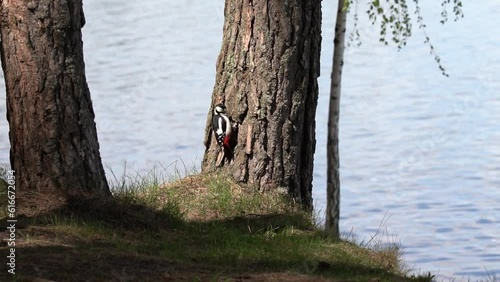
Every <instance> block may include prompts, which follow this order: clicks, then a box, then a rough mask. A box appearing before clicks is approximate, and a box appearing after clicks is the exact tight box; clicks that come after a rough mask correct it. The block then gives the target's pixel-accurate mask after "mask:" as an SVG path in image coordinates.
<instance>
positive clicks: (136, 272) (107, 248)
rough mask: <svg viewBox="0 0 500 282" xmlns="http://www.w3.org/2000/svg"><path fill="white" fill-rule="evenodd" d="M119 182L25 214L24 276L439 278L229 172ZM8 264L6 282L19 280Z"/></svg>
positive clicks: (19, 268)
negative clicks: (410, 269) (332, 234)
mask: <svg viewBox="0 0 500 282" xmlns="http://www.w3.org/2000/svg"><path fill="white" fill-rule="evenodd" d="M113 186H114V190H115V195H114V199H113V200H109V201H106V202H99V203H97V202H93V203H88V202H83V201H75V202H73V203H72V205H71V206H72V207H71V208H68V209H65V210H60V211H53V212H50V213H47V214H42V215H37V216H35V217H30V218H19V219H18V220H19V223H18V229H17V241H16V244H17V245H16V247H17V248H16V255H17V265H16V276H15V277H14V278H15V280H16V281H33V280H34V279H36V278H40V279H47V280H54V281H283V280H290V281H428V280H430V278H428V277H408V276H406V275H405V273H404V271H402V269H401V267H400V261H399V253H398V250H397V248H386V249H377V250H370V249H366V248H361V247H359V246H357V245H356V244H354V243H352V242H347V241H335V240H331V239H329V238H327V237H325V236H324V234H323V233H322V232H321V230H320V229H319V228H318V227H317V226H315V223H314V220H313V218H312V217H311V215H309V214H307V213H303V212H301V211H300V209H299V208H298V207H297V206H296V205H295V204H294V203H293V202H291V201H290V200H289V199H287V197H286V196H283V195H279V194H261V193H259V192H258V191H255V190H254V189H252V188H251V187H242V186H239V185H237V184H235V183H232V182H231V181H228V180H227V178H225V177H224V176H221V175H203V174H198V175H193V176H189V177H185V178H183V179H178V180H176V181H173V182H170V183H168V184H166V185H164V184H163V179H162V177H159V176H158V175H157V174H156V173H154V172H152V173H151V174H149V175H146V176H137V177H132V178H131V177H124V178H120V179H119V180H118V181H115V183H114V184H113ZM2 199H5V196H4V195H2ZM2 222H3V223H4V224H5V220H3V221H2ZM1 230H2V231H3V230H5V228H4V227H2V229H1ZM7 235H8V234H7V233H6V232H2V233H1V236H2V238H5V237H6V236H7ZM0 252H1V253H2V254H6V253H7V246H6V244H5V242H4V244H2V247H1V248H0ZM2 257H5V256H4V255H2ZM2 265H4V266H2V267H3V268H4V269H3V270H2V272H1V273H0V281H9V280H11V279H12V278H13V277H12V276H11V275H9V274H7V273H6V268H5V264H2ZM6 279H8V280H6ZM39 281H46V280H39Z"/></svg>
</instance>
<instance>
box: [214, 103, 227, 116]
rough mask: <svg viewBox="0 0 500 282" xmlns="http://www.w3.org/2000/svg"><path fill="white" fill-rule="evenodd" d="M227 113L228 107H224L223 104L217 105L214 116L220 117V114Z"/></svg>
mask: <svg viewBox="0 0 500 282" xmlns="http://www.w3.org/2000/svg"><path fill="white" fill-rule="evenodd" d="M225 112H226V106H224V105H223V104H217V105H215V108H214V114H216V115H218V114H222V113H225Z"/></svg>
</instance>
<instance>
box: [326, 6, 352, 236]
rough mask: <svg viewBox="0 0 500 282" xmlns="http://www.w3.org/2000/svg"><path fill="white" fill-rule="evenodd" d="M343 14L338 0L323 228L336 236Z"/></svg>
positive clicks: (338, 201) (343, 47) (344, 27)
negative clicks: (324, 222) (324, 223)
mask: <svg viewBox="0 0 500 282" xmlns="http://www.w3.org/2000/svg"><path fill="white" fill-rule="evenodd" d="M346 14H347V11H346V10H345V9H344V0H339V3H338V7H337V19H336V23H335V38H334V40H333V44H334V50H333V64H332V81H331V85H330V106H329V112H328V140H327V192H326V193H327V195H326V225H325V231H326V233H327V234H329V235H330V236H333V237H336V238H338V237H339V235H340V233H339V216H340V176H339V167H340V163H339V113H340V90H341V87H340V86H341V81H342V66H343V65H344V49H345V31H346Z"/></svg>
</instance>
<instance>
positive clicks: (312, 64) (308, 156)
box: [202, 0, 321, 207]
mask: <svg viewBox="0 0 500 282" xmlns="http://www.w3.org/2000/svg"><path fill="white" fill-rule="evenodd" d="M224 14H225V22H224V35H223V42H222V49H221V52H220V55H219V58H218V63H217V77H216V83H215V87H214V90H213V94H212V106H211V109H210V111H209V114H208V120H207V127H206V134H205V146H206V151H205V155H204V159H203V163H202V169H203V171H213V170H216V169H217V168H216V160H217V155H218V153H219V150H220V148H219V147H218V146H217V143H216V142H215V138H214V137H213V134H212V131H211V128H210V123H211V116H212V109H213V106H214V104H217V103H225V105H226V107H227V110H228V115H229V116H230V117H231V118H232V119H233V120H234V121H236V122H238V123H239V125H240V126H239V130H238V134H237V136H236V137H235V140H236V145H235V147H234V155H233V156H229V157H231V158H232V160H231V161H230V160H225V161H224V163H223V165H222V167H221V168H220V169H221V170H222V171H223V172H225V173H227V174H228V175H230V176H232V177H233V178H234V179H235V180H236V181H238V182H243V183H249V184H252V185H255V186H256V187H258V188H259V189H261V190H265V191H267V190H272V189H279V190H284V191H287V192H288V193H289V194H291V195H292V196H293V197H295V198H296V199H297V200H299V201H300V202H301V203H302V204H304V206H306V207H312V196H311V190H312V176H313V155H314V151H315V144H316V139H315V114H316V106H317V99H318V84H317V78H318V76H319V59H320V48H321V1H320V0H310V1H302V0H291V1H285V0H226V6H225V13H224Z"/></svg>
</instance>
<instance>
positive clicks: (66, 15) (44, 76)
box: [0, 0, 110, 208]
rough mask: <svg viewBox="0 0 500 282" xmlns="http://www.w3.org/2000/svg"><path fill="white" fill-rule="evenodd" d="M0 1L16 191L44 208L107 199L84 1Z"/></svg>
mask: <svg viewBox="0 0 500 282" xmlns="http://www.w3.org/2000/svg"><path fill="white" fill-rule="evenodd" d="M0 2H1V11H0V12H1V15H0V16H1V22H0V31H1V37H2V48H1V56H2V57H1V58H2V68H3V71H4V76H5V85H6V89H7V119H8V121H9V127H10V132H9V137H10V142H11V151H10V162H11V165H12V167H13V169H14V170H15V172H16V186H17V187H18V193H21V194H23V195H24V196H25V198H26V199H28V198H29V199H32V200H35V201H36V200H37V199H39V201H38V202H36V203H35V205H40V206H41V205H46V207H45V208H50V207H52V206H57V205H60V204H64V203H65V202H66V199H68V197H82V196H83V197H95V196H108V195H110V191H109V188H108V184H107V181H106V178H105V174H104V169H103V167H102V164H101V157H100V154H99V144H98V141H97V132H96V126H95V123H94V111H93V109H92V101H91V99H90V92H89V89H88V86H87V82H86V78H85V64H84V60H83V42H82V34H81V28H82V26H83V25H84V23H85V19H84V15H83V10H82V1H81V0H61V1H52V0H36V1H14V0H4V1H0ZM32 204H33V203H32Z"/></svg>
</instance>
